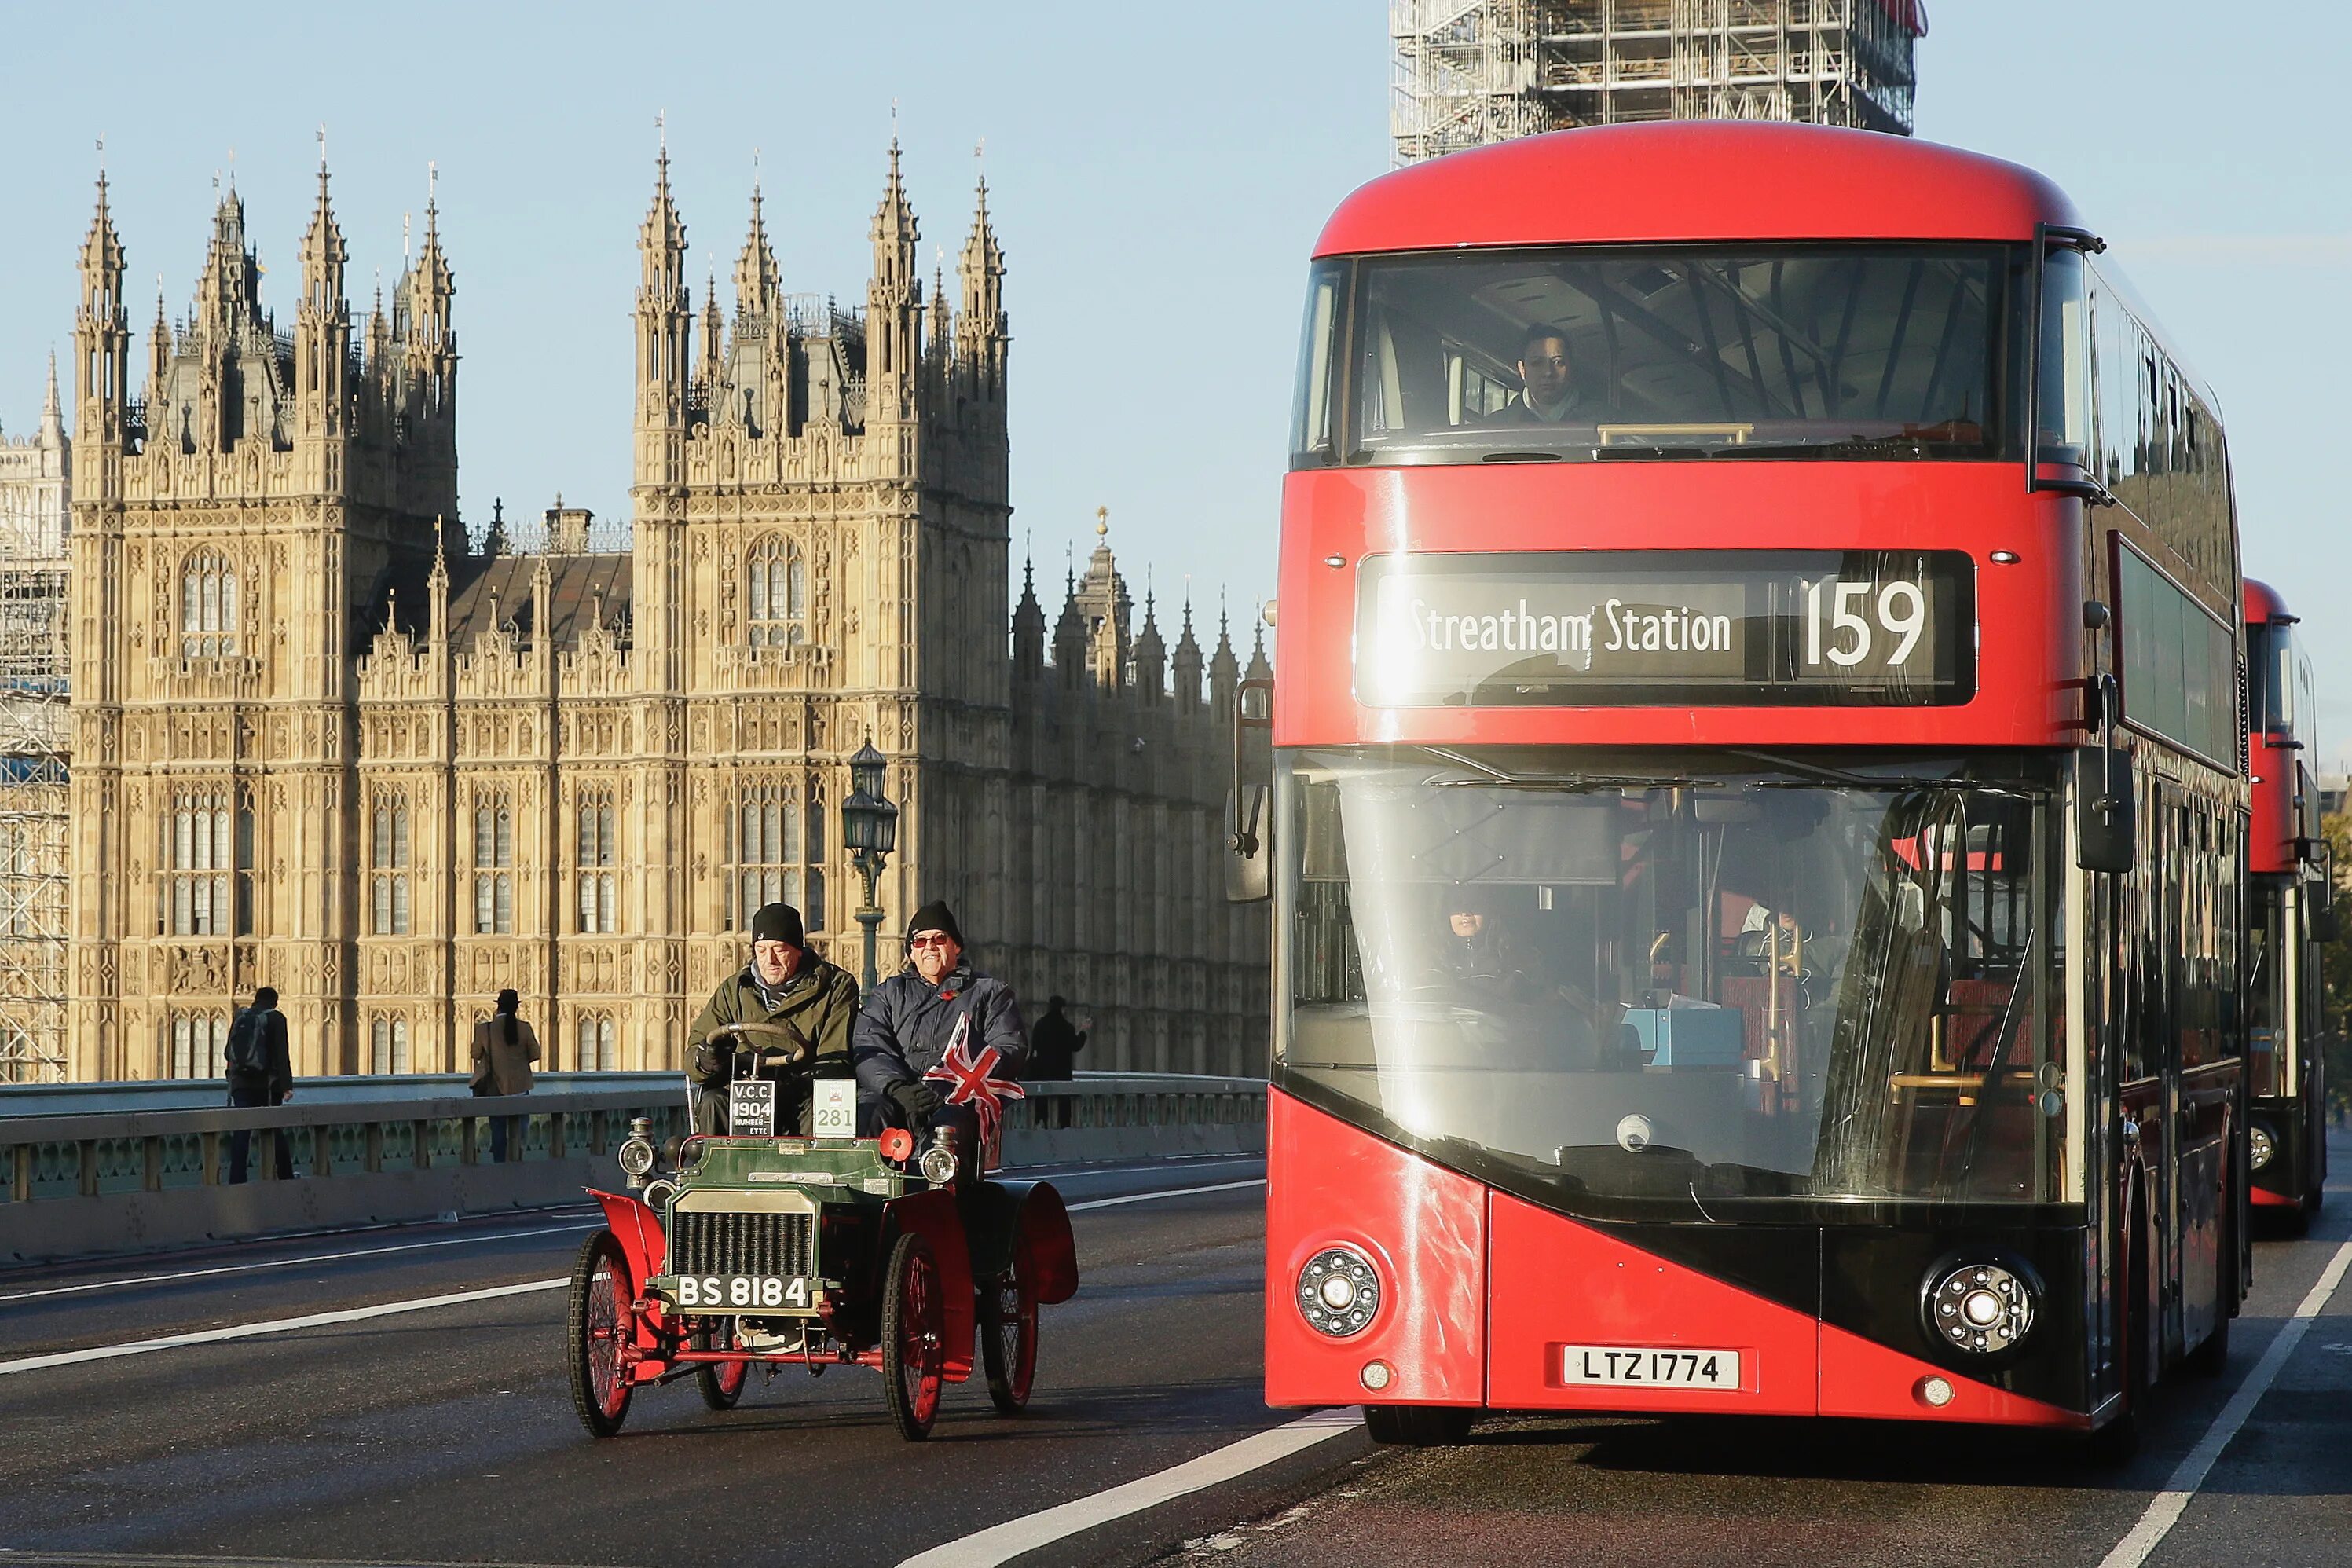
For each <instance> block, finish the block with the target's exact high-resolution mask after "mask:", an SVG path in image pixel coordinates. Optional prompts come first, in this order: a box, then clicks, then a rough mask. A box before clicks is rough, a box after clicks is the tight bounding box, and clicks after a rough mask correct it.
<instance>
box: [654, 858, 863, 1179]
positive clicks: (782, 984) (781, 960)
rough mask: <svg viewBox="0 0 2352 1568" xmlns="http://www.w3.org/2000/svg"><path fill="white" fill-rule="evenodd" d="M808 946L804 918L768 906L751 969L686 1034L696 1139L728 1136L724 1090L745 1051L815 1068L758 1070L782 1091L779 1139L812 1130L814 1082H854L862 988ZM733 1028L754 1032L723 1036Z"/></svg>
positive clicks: (716, 996)
mask: <svg viewBox="0 0 2352 1568" xmlns="http://www.w3.org/2000/svg"><path fill="white" fill-rule="evenodd" d="M806 942H807V937H806V934H805V932H804V931H803V929H802V926H801V912H800V911H799V910H796V909H794V908H793V907H792V905H790V904H765V905H762V906H761V908H760V910H759V911H758V912H757V913H755V914H754V915H753V916H752V917H751V963H747V964H745V965H744V966H743V967H742V968H741V969H740V970H739V971H737V972H736V973H734V974H731V975H730V976H728V978H727V979H725V980H723V981H721V982H719V989H717V990H716V991H713V992H712V993H711V994H710V1000H709V1001H708V1002H706V1003H704V1004H703V1005H702V1011H701V1012H699V1013H698V1014H696V1015H695V1018H694V1025H693V1027H692V1028H691V1029H690V1030H689V1031H688V1048H689V1051H690V1053H691V1055H690V1062H691V1065H690V1066H689V1067H688V1073H689V1074H690V1075H691V1077H692V1078H693V1079H694V1082H695V1084H696V1085H697V1087H698V1089H700V1091H701V1092H700V1093H699V1094H698V1095H697V1096H696V1099H695V1106H694V1127H695V1131H698V1132H724V1131H727V1086H728V1085H729V1084H730V1083H732V1082H734V1080H735V1067H736V1058H737V1054H738V1051H739V1050H740V1049H753V1048H760V1047H770V1048H774V1049H779V1050H783V1051H787V1052H791V1053H795V1054H797V1055H798V1056H802V1057H805V1058H812V1059H813V1060H814V1064H815V1065H814V1067H813V1068H807V1069H806V1070H803V1068H801V1067H799V1066H798V1065H796V1064H795V1065H793V1066H791V1067H789V1068H788V1067H787V1065H786V1064H785V1063H784V1062H783V1061H782V1060H781V1059H779V1060H777V1061H774V1062H772V1063H769V1064H768V1065H764V1066H762V1067H761V1068H759V1070H758V1073H757V1076H758V1077H761V1078H764V1079H772V1080H774V1081H775V1082H776V1083H777V1084H779V1085H780V1086H781V1087H780V1088H779V1089H778V1090H777V1097H776V1131H779V1132H784V1133H791V1132H805V1131H808V1130H809V1127H810V1124H811V1117H812V1109H811V1102H812V1100H813V1099H814V1096H813V1095H812V1094H811V1093H810V1091H809V1087H808V1086H809V1080H810V1079H815V1078H847V1077H849V1076H850V1068H849V1031H850V1027H851V1026H852V1024H853V1023H854V1022H855V1021H856V1017H857V982H856V980H855V979H853V978H852V977H851V975H850V973H849V972H848V971H847V970H845V969H842V968H840V967H838V966H836V965H835V964H831V963H826V962H825V961H824V959H822V958H819V957H818V956H817V955H816V954H815V953H814V952H810V951H809V949H808V947H807V946H806ZM730 1024H740V1025H748V1026H752V1027H751V1029H749V1030H748V1031H747V1032H745V1033H744V1034H741V1035H735V1034H721V1033H720V1031H721V1030H722V1029H723V1028H724V1027H725V1026H728V1025H730ZM714 1036H717V1038H715V1039H714V1038H713V1037H714Z"/></svg>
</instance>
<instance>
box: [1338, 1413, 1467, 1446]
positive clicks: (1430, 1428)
mask: <svg viewBox="0 0 2352 1568" xmlns="http://www.w3.org/2000/svg"><path fill="white" fill-rule="evenodd" d="M1475 1415H1477V1412H1476V1411H1475V1410H1469V1409H1465V1408H1464V1407H1463V1406H1461V1405H1365V1406H1364V1430H1365V1431H1366V1432H1367V1433H1369V1434H1370V1436H1371V1439H1372V1441H1373V1442H1375V1443H1389V1444H1393V1445H1395V1446H1396V1447H1403V1448H1450V1447H1454V1446H1455V1445H1456V1444H1458V1443H1462V1442H1464V1441H1465V1440H1467V1439H1468V1437H1469V1436H1470V1423H1471V1421H1472V1419H1473V1418H1474V1417H1475Z"/></svg>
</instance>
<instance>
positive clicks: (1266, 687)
mask: <svg viewBox="0 0 2352 1568" xmlns="http://www.w3.org/2000/svg"><path fill="white" fill-rule="evenodd" d="M1257 731H1265V736H1266V739H1267V740H1268V741H1271V739H1272V738H1273V732H1274V682H1273V681H1271V680H1244V681H1243V682H1242V683H1241V684H1240V685H1239V686H1236V687H1235V688H1234V785H1233V788H1232V790H1231V791H1229V792H1228V793H1227V794H1226V795H1225V848H1226V849H1227V850H1228V851H1229V854H1228V856H1227V858H1226V860H1225V901H1226V902H1227V903H1233V904H1255V903H1258V902H1261V901H1263V900H1265V899H1267V898H1269V897H1271V896H1272V895H1273V892H1274V876H1273V871H1274V752H1273V749H1272V747H1271V746H1270V745H1266V744H1263V743H1260V742H1258V741H1257V738H1256V737H1257Z"/></svg>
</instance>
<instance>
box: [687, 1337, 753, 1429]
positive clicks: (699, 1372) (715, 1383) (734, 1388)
mask: <svg viewBox="0 0 2352 1568" xmlns="http://www.w3.org/2000/svg"><path fill="white" fill-rule="evenodd" d="M734 1343H735V1331H734V1329H733V1328H732V1327H731V1326H730V1327H727V1328H722V1329H705V1330H703V1331H702V1332H700V1333H698V1334H697V1335H695V1336H694V1348H695V1349H696V1350H698V1351H709V1350H725V1349H730V1348H731V1347H732V1346H733V1345H734ZM750 1381H751V1363H750V1362H748V1361H707V1362H704V1363H702V1364H701V1365H699V1366H698V1367H696V1368H695V1369H694V1388H695V1392H696V1393H698V1394H701V1395H702V1403H703V1404H705V1405H709V1407H710V1408H711V1409H713V1410H732V1409H734V1408H735V1404H736V1401H738V1400H740V1399H741V1398H742V1397H743V1385H744V1384H746V1383H748V1382H750Z"/></svg>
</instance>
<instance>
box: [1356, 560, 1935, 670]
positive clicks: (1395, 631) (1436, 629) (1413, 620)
mask: <svg viewBox="0 0 2352 1568" xmlns="http://www.w3.org/2000/svg"><path fill="white" fill-rule="evenodd" d="M1974 585H1975V575H1974V571H1973V568H1972V565H1971V563H1970V562H1969V558H1968V557H1967V556H1966V555H1964V554H1961V553H1959V552H1927V551H1907V552H1888V551H1801V550H1747V551H1709V552H1706V553H1704V554H1700V553H1697V552H1671V551H1542V552H1538V551H1524V552H1507V553H1505V552H1493V553H1466V554H1442V555H1375V556H1372V557H1370V558H1369V559H1367V560H1366V561H1365V562H1364V566H1363V573H1362V575H1361V577H1360V584H1359V592H1358V599H1357V608H1356V695H1357V698H1358V700H1360V701H1362V702H1364V703H1366V704H1367V705H1370V706H1372V707H1380V708H1414V707H1457V706H1459V707H1503V706H1552V707H1588V706H1641V707H1654V706H1658V705H1661V704H1668V705H1674V706H1685V705H1687V706H1695V707H1696V706H1726V707H1727V706H1739V705H1744V704H1755V705H1784V706H1808V707H1848V706H1863V707H1866V706H1914V705H1930V704H1938V703H1956V702H1965V701H1967V700H1969V697H1970V696H1971V695H1972V694H1973V692H1974V689H1975V673H1976V672H1975V664H1974V655H1975V644H1976V638H1975V636H1974V633H1975V620H1976V610H1975V603H1974V598H1975V595H1974Z"/></svg>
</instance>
